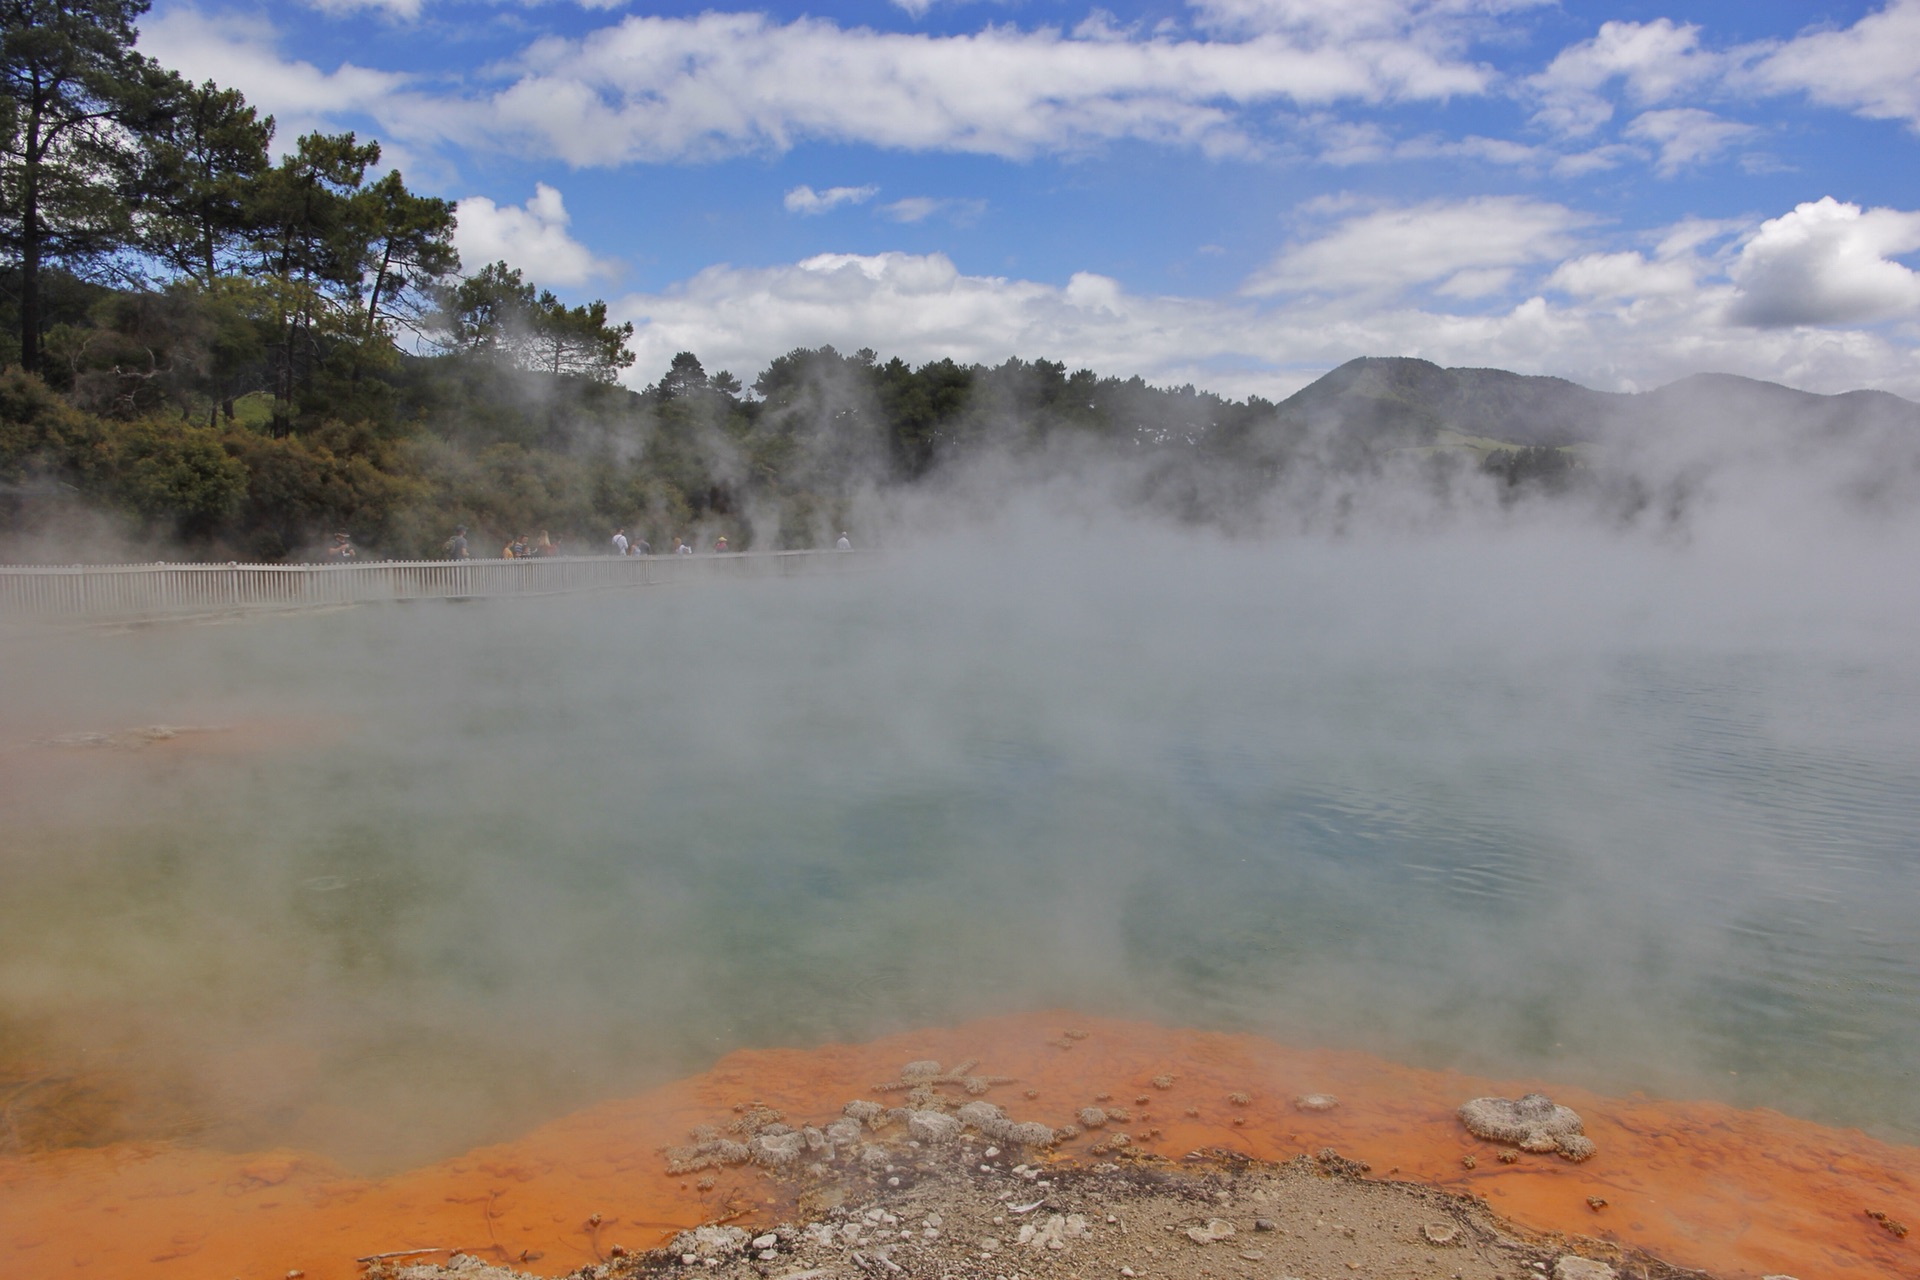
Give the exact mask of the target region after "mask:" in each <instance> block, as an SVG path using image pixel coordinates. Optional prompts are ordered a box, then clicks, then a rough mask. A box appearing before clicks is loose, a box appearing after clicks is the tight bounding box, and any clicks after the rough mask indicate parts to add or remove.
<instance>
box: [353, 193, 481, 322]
mask: <svg viewBox="0 0 1920 1280" xmlns="http://www.w3.org/2000/svg"><path fill="white" fill-rule="evenodd" d="M453 225H454V219H453V204H452V203H451V202H450V201H446V200H441V199H437V198H435V197H432V196H417V195H415V194H413V192H411V191H409V190H407V184H406V183H405V182H404V181H402V180H401V177H400V171H399V170H398V169H395V170H393V171H392V172H390V173H388V174H387V176H386V177H384V178H382V179H380V181H378V182H376V183H374V184H373V185H372V186H370V187H367V188H366V189H365V190H363V191H361V192H359V193H358V194H357V195H355V196H354V198H353V205H352V210H351V216H350V218H349V226H350V229H351V231H352V233H353V234H354V235H355V237H356V239H357V243H356V244H355V245H354V250H355V253H356V255H357V256H358V258H359V260H360V261H359V277H360V278H359V284H360V285H361V287H364V288H365V290H366V295H367V300H366V307H365V310H364V311H363V312H362V315H361V326H360V328H361V332H360V340H361V341H362V342H363V343H368V344H371V343H374V342H375V341H376V340H378V339H381V338H383V337H387V336H390V335H389V330H390V327H391V326H392V325H394V324H396V323H397V324H402V325H405V326H406V327H407V328H410V329H414V330H418V329H419V328H420V327H421V326H422V325H423V324H424V323H425V322H426V321H427V318H428V310H429V307H430V306H431V302H432V299H433V291H434V285H435V284H437V283H438V282H439V281H441V280H443V279H445V278H446V277H448V276H450V275H452V274H453V273H454V272H456V271H458V270H459V269H460V255H459V253H458V252H457V251H455V249H454V247H453Z"/></svg>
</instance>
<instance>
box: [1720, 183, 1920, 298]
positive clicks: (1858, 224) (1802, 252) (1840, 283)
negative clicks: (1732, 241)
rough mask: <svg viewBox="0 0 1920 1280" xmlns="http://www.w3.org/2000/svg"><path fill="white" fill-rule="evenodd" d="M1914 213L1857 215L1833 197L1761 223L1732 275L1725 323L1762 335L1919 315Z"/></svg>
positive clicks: (1917, 218) (1919, 246)
mask: <svg viewBox="0 0 1920 1280" xmlns="http://www.w3.org/2000/svg"><path fill="white" fill-rule="evenodd" d="M1916 250H1920V213H1907V212H1903V211H1901V210H1898V209H1867V210H1862V209H1861V208H1860V206H1859V205H1857V204H1844V203H1842V202H1840V201H1838V200H1835V199H1834V198H1833V197H1832V196H1825V197H1823V198H1821V199H1819V200H1815V201H1810V202H1808V203H1806V204H1802V205H1800V206H1798V207H1797V208H1795V209H1794V210H1793V212H1792V213H1788V214H1784V215H1782V216H1781V217H1778V218H1774V219H1772V220H1770V221H1768V222H1766V223H1763V224H1762V225H1761V227H1760V230H1759V231H1758V232H1756V233H1755V234H1754V236H1753V238H1752V239H1750V240H1748V241H1747V243H1746V244H1745V245H1744V246H1743V247H1742V248H1741V250H1740V258H1739V261H1738V262H1736V263H1735V264H1734V266H1733V269H1732V272H1731V274H1732V277H1733V279H1734V282H1735V283H1736V284H1738V285H1739V286H1740V296H1739V298H1738V300H1737V301H1736V302H1735V303H1734V305H1733V310H1732V313H1731V314H1732V318H1733V319H1734V320H1735V321H1736V322H1738V323H1741V324H1749V325H1754V326H1758V327H1762V328H1776V327H1782V326H1788V325H1835V324H1862V323H1868V322H1872V321H1875V320H1884V319H1887V318H1888V317H1891V316H1899V315H1907V314H1912V313H1914V312H1916V311H1920V273H1916V272H1915V271H1914V270H1913V269H1912V268H1911V267H1908V266H1905V265H1904V264H1902V263H1899V262H1895V261H1893V258H1894V257H1895V256H1896V255H1899V254H1908V253H1913V252H1915V251H1916Z"/></svg>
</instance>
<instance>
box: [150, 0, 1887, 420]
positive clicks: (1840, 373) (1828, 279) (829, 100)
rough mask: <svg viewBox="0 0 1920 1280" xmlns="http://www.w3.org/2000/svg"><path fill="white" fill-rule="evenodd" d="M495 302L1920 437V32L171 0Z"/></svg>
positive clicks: (1321, 14)
mask: <svg viewBox="0 0 1920 1280" xmlns="http://www.w3.org/2000/svg"><path fill="white" fill-rule="evenodd" d="M142 43H143V46H144V47H145V48H146V50H147V51H148V52H149V53H151V54H153V55H154V56H156V57H158V58H159V59H160V60H161V61H163V62H165V63H167V64H168V65H171V66H174V67H176V68H178V69H180V70H182V71H184V72H186V73H187V74H189V75H192V76H194V77H196V78H212V79H215V80H217V81H219V82H220V83H222V84H226V85H231V86H233V87H236V88H239V89H241V90H243V91H244V92H245V93H246V94H247V96H248V97H249V99H250V100H252V101H253V102H255V103H256V104H257V105H259V106H260V107H262V108H263V109H265V110H267V111H270V112H272V113H273V114H274V115H275V116H276V117H277V118H278V119H279V121H280V123H281V139H282V141H283V142H285V141H290V140H291V139H292V138H293V137H295V136H297V134H298V133H300V132H304V131H306V130H308V129H314V128H324V129H329V130H333V129H343V128H352V129H356V130H358V131H360V132H361V133H362V135H363V136H373V137H376V138H378V139H380V140H381V142H382V143H383V145H384V146H385V147H386V148H387V159H388V161H389V162H390V163H393V164H396V165H398V166H399V167H401V168H402V169H403V170H404V171H405V173H406V174H407V177H408V180H409V181H410V183H411V184H412V185H413V186H414V187H415V188H416V189H419V190H424V191H428V192H431V193H434V194H438V195H443V196H446V197H448V198H449V199H454V200H457V201H459V202H460V214H461V232H460V247H461V250H462V255H463V257H464V259H465V260H466V263H467V266H468V267H469V268H470V269H473V268H478V267H479V266H481V265H484V263H485V262H487V261H490V260H493V259H495V258H504V259H506V260H507V261H509V262H511V263H513V265H515V266H517V267H520V268H521V269H522V270H524V271H525V272H526V273H527V275H528V276H529V277H530V278H531V279H534V280H536V281H538V282H540V283H541V284H543V285H549V286H551V287H553V288H554V289H555V290H556V292H559V293H561V294H562V295H563V296H566V297H569V298H574V299H585V298H589V297H604V298H606V299H608V301H609V303H610V304H611V306H612V309H613V310H614V312H615V313H616V314H617V315H619V316H621V317H623V318H628V319H632V320H633V321H634V322H635V324H636V328H637V334H636V340H635V344H634V345H635V348H636V351H637V352H638V354H639V361H638V363H637V364H636V366H635V368H634V370H633V372H632V377H631V380H632V381H633V382H634V383H635V384H636V385H641V384H644V383H646V382H649V381H651V380H653V379H654V378H657V377H658V376H659V374H660V372H661V371H662V370H664V368H665V367H666V363H667V360H668V359H669V358H670V357H671V355H672V354H673V353H674V352H675V351H678V350H683V349H691V350H693V351H695V352H697V353H698V354H699V355H700V356H701V357H702V359H703V360H705V361H706V363H707V365H708V367H709V368H720V367H729V368H731V369H733V371H734V372H736V373H739V374H741V375H742V376H743V377H745V378H747V379H749V380H750V379H751V377H752V375H753V373H754V372H756V371H757V370H758V369H759V368H760V367H762V366H763V365H764V364H765V362H766V361H767V360H768V359H769V358H770V357H772V356H774V355H777V354H779V353H780V352H782V351H785V350H787V349H790V348H792V347H794V346H801V345H806V346H814V345H819V344H821V343H825V342H831V343H833V344H835V345H836V346H840V347H842V348H843V349H852V348H855V347H859V346H871V347H873V348H875V349H876V350H878V351H880V352H881V354H882V355H888V356H890V355H900V356H902V357H904V358H907V359H909V360H913V361H920V360H925V359H932V358H937V357H939V356H944V355H952V356H954V357H956V358H959V359H963V360H986V361H996V360H999V359H1003V358H1005V357H1006V356H1008V355H1013V354H1018V355H1021V356H1025V357H1029V358H1031V357H1039V356H1046V357H1049V358H1054V359H1060V360H1064V361H1066V362H1067V363H1068V364H1070V365H1072V366H1075V367H1079V366H1087V367H1091V368H1094V369H1097V370H1099V371H1100V372H1102V373H1115V374H1121V375H1131V374H1135V373H1138V374H1141V375H1143V376H1146V377H1147V378H1149V379H1151V380H1153V381H1157V382H1187V381H1191V382H1194V383H1196V384H1199V385H1202V386H1207V387H1211V388H1214V389H1217V390H1221V391H1224V392H1227V393H1230V394H1236V395H1240V394H1246V393H1249V392H1259V393H1261V394H1265V395H1269V396H1278V395H1283V394H1285V393H1287V392H1289V391H1291V390H1293V389H1295V388H1297V387H1298V386H1300V385H1303V384H1304V383H1305V382H1307V381H1309V380H1311V379H1312V378H1313V377H1315V376H1317V375H1318V374H1319V373H1321V372H1324V371H1325V370H1326V369H1328V368H1330V367H1332V366H1333V365H1335V364H1338V363H1339V362H1341V361H1342V360H1345V359H1348V358H1351V357H1353V356H1357V355H1418V356H1424V357H1427V358H1430V359H1434V360H1437V361H1440V362H1441V363H1445V364H1457V365H1493V366H1498V367H1503V368H1511V369H1517V370H1521V371H1524V372H1534V373H1554V374H1560V375H1563V376H1567V377H1572V378H1575V379H1577V380H1579V381H1582V382H1585V383H1588V384H1589V385H1594V386H1603V387H1608V388H1617V389H1633V388H1640V387H1647V386H1654V385H1658V384H1660V383H1662V382H1665V381H1669V380H1671V379H1673V378H1675V377H1679V376H1683V375H1684V374H1687V373H1691V372H1696V371H1699V370H1702V369H1717V370H1726V371H1731V372H1737V373H1745V374H1749V375H1751V376H1756V377H1765V378H1771V379H1774V380H1778V381H1783V382H1787V383H1789V384H1792V385H1796V386H1803V387H1806V388H1808V389H1811V390H1820V391H1837V390H1844V389H1848V388H1852V387H1860V386H1875V387H1884V388H1886V389H1889V390H1894V391H1898V392H1901V393H1903V394H1906V395H1909V396H1914V397H1916V398H1920V274H1917V273H1916V272H1915V270H1914V267H1915V265H1917V264H1920V0H1837V2H1834V3H1828V2H1826V0H1798V2H1793V3H1788V2H1783V0H1746V2H1744V3H1734V2H1732V0H1691V2H1689V0H1673V2H1672V3H1657V2H1653V0H1615V2H1613V3H1586V2H1583V0H1562V2H1561V3H1552V2H1550V0H1191V2H1190V3H1158V4H1126V3H1116V4H1109V5H1105V6H1090V5H1082V4H1066V3H1055V2H1051V0H1025V2H1022V0H1008V2H999V0H968V2H955V0H902V2H901V3H880V2H877V0H864V2H860V3H837V4H831V3H830V4H825V5H821V6H815V7H800V6H797V5H788V4H781V5H771V6H762V7H757V8H745V7H728V6H725V5H720V6H717V7H712V8H701V7H698V6H693V5H670V6H663V5H649V4H644V3H639V2H638V0H635V2H632V3H621V2H620V0H593V3H592V4H590V5H581V4H578V3H564V2H556V3H521V2H517V0H497V2H495V3H471V2H469V0H313V2H312V3H286V2H281V3H270V4H264V5H262V4H240V5H233V4H229V3H226V2H225V0H191V2H190V3H189V2H187V0H156V3H155V5H154V8H153V11H152V12H151V13H150V14H149V15H148V17H147V18H146V20H145V21H144V23H143V25H142Z"/></svg>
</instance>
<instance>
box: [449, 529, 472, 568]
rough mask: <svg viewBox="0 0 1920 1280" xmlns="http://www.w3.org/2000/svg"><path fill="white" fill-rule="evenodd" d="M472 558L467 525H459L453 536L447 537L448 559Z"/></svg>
mask: <svg viewBox="0 0 1920 1280" xmlns="http://www.w3.org/2000/svg"><path fill="white" fill-rule="evenodd" d="M471 558H472V557H471V556H470V555H469V554H468V552H467V526H465V525H459V526H457V527H456V528H455V529H454V531H453V536H452V537H451V538H448V539H447V559H449V560H467V559H471Z"/></svg>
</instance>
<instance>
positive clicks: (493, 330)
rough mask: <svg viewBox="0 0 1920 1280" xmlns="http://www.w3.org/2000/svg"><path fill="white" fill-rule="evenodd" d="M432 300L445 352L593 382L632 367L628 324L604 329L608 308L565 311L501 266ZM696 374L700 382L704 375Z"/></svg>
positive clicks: (596, 305) (597, 303) (599, 304)
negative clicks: (437, 302)
mask: <svg viewBox="0 0 1920 1280" xmlns="http://www.w3.org/2000/svg"><path fill="white" fill-rule="evenodd" d="M439 296H440V300H441V301H440V309H439V311H438V313H437V314H436V316H435V325H436V327H437V328H438V329H439V330H440V332H441V334H442V337H441V342H442V344H443V345H444V346H446V347H448V348H450V349H451V350H454V351H464V352H469V353H472V354H475V355H486V356H489V357H491V358H493V359H495V360H498V361H501V362H502V363H505V364H509V365H512V366H513V367H514V368H518V369H538V370H540V371H541V372H543V373H550V374H554V375H556V376H558V375H562V374H564V375H567V376H570V377H578V378H586V379H589V380H591V381H594V382H612V381H613V380H614V379H615V378H617V377H618V376H619V375H620V370H622V369H625V368H627V367H629V366H630V365H632V364H633V352H631V351H629V350H627V342H628V340H629V339H631V338H632V337H633V323H632V322H631V321H627V322H625V323H622V324H610V323H608V321H607V304H606V303H605V301H603V300H601V299H599V298H596V299H594V300H593V301H592V302H590V303H587V304H586V305H584V306H578V307H569V306H567V305H566V304H565V303H563V302H561V301H560V299H558V298H556V297H554V296H553V294H552V293H551V292H549V291H547V290H545V289H542V290H540V291H539V292H538V293H537V294H536V293H535V291H534V286H533V285H532V284H531V283H529V282H528V281H527V280H526V279H524V278H523V277H522V276H521V274H520V272H519V270H518V269H517V268H514V267H509V266H508V265H507V264H506V263H504V262H494V263H489V264H488V265H487V266H484V267H482V268H481V269H480V270H479V271H477V272H475V273H474V274H473V275H470V276H468V277H467V278H466V279H464V280H462V281H460V282H459V283H458V284H456V285H453V286H452V287H450V288H445V289H442V290H441V291H440V295H439ZM688 358H689V359H692V357H691V356H689V357H688ZM694 364H695V366H696V367H697V366H698V364H699V362H698V361H697V360H696V361H694ZM676 367H678V362H677V361H676ZM700 376H701V379H702V383H703V384H704V381H705V377H706V375H705V374H704V373H703V374H701V375H700Z"/></svg>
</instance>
